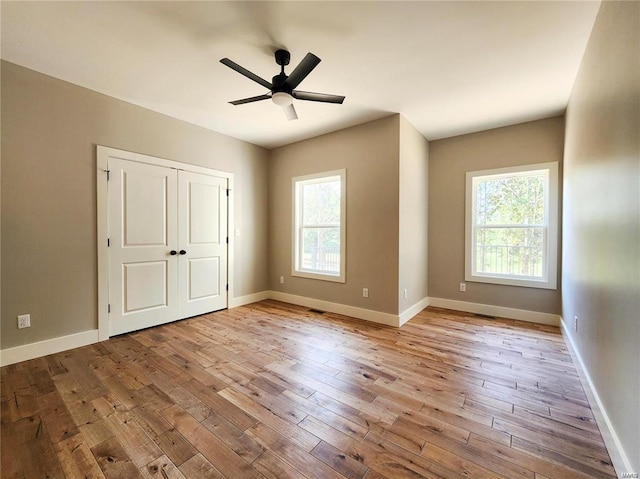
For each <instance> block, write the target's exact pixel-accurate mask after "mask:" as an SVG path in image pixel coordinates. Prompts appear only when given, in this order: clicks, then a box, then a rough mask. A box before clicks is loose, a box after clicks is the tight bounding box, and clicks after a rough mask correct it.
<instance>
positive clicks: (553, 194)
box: [464, 162, 559, 289]
mask: <svg viewBox="0 0 640 479" xmlns="http://www.w3.org/2000/svg"><path fill="white" fill-rule="evenodd" d="M538 170H546V171H548V175H549V176H548V178H549V188H548V189H546V190H545V205H546V206H547V210H546V211H545V218H546V220H547V223H546V225H545V226H546V228H547V235H546V246H547V247H546V252H545V253H546V259H547V262H546V268H545V269H546V270H545V271H544V274H543V278H542V279H524V278H522V279H520V278H514V277H510V276H505V275H498V274H486V273H485V274H477V273H474V272H473V265H474V264H475V258H474V255H475V249H474V248H473V238H474V237H475V215H474V214H473V212H474V211H475V195H474V191H473V180H474V178H476V177H480V176H500V175H508V174H513V173H519V172H530V171H538ZM558 188H559V183H558V163H557V162H549V163H536V164H533V165H521V166H512V167H507V168H495V169H490V170H481V171H468V172H467V177H466V199H465V206H466V207H465V272H464V279H465V281H470V282H479V283H492V284H503V285H510V286H524V287H529V288H543V289H557V276H558Z"/></svg>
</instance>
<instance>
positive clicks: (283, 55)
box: [275, 50, 291, 66]
mask: <svg viewBox="0 0 640 479" xmlns="http://www.w3.org/2000/svg"><path fill="white" fill-rule="evenodd" d="M275 56H276V63H277V64H278V65H280V66H285V65H288V64H289V62H290V61H291V54H290V53H289V52H288V51H287V50H276V53H275Z"/></svg>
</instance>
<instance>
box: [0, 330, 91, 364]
mask: <svg viewBox="0 0 640 479" xmlns="http://www.w3.org/2000/svg"><path fill="white" fill-rule="evenodd" d="M97 342H98V330H97V329H93V330H90V331H83V332H81V333H75V334H70V335H68V336H61V337H59V338H53V339H47V340H44V341H38V342H37V343H31V344H25V345H23V346H16V347H14V348H7V349H3V350H2V351H0V366H8V365H9V364H15V363H19V362H21V361H27V360H29V359H35V358H39V357H42V356H47V355H49V354H55V353H59V352H62V351H67V350H68V349H73V348H79V347H82V346H87V345H88V344H93V343H97Z"/></svg>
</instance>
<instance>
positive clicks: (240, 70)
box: [220, 58, 273, 90]
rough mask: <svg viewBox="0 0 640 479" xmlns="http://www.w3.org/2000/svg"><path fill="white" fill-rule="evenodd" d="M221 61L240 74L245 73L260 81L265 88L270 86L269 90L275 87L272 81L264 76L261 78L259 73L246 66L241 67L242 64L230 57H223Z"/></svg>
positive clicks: (250, 77) (248, 76)
mask: <svg viewBox="0 0 640 479" xmlns="http://www.w3.org/2000/svg"><path fill="white" fill-rule="evenodd" d="M220 63H222V64H223V65H226V66H228V67H229V68H231V69H232V70H235V71H237V72H238V73H240V75H244V76H246V77H247V78H249V79H251V80H253V81H254V82H256V83H259V84H260V85H262V86H263V87H265V88H268V89H269V90H271V89H273V85H272V84H271V83H270V82H268V81H267V80H265V79H264V78H260V77H259V76H258V75H256V74H255V73H252V72H250V71H249V70H247V69H246V68H244V67H241V66H240V65H238V64H237V63H236V62H234V61H233V60H229V59H228V58H223V59H222V60H220Z"/></svg>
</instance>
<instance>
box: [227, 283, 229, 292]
mask: <svg viewBox="0 0 640 479" xmlns="http://www.w3.org/2000/svg"><path fill="white" fill-rule="evenodd" d="M227 291H229V283H227Z"/></svg>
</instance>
